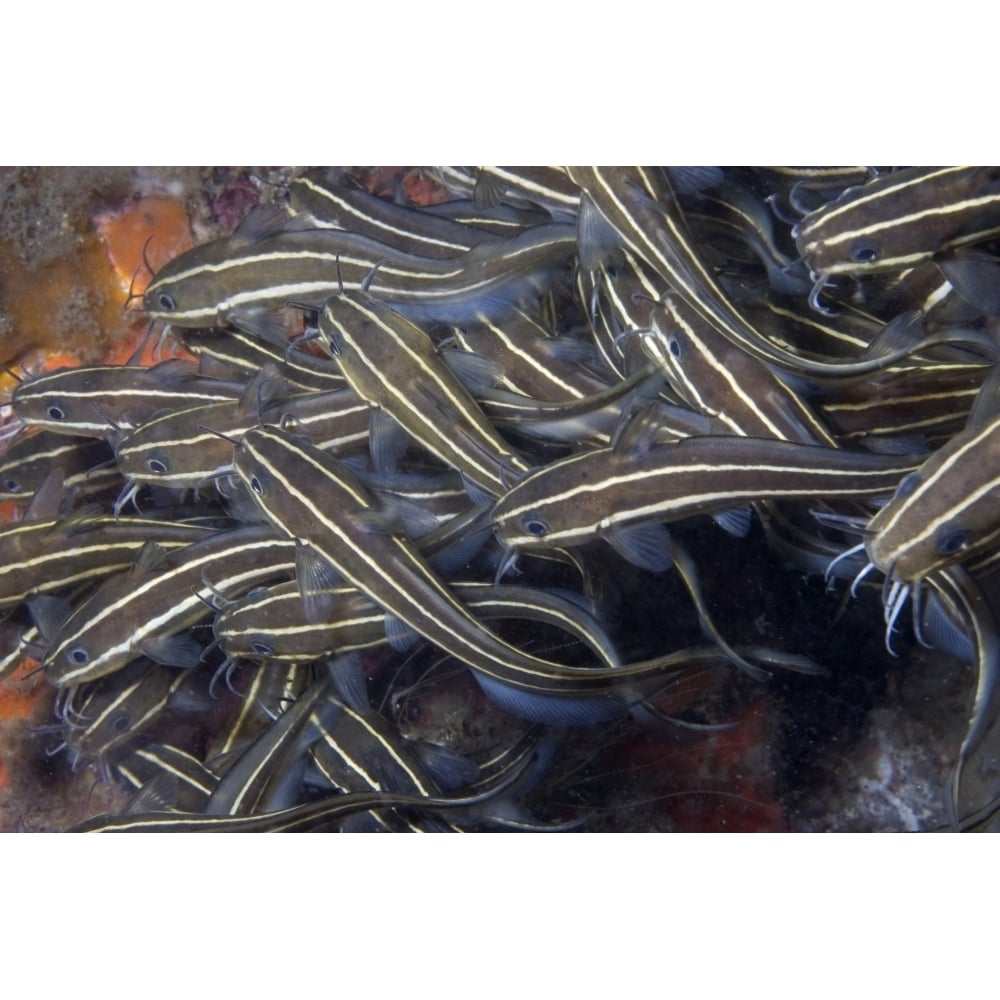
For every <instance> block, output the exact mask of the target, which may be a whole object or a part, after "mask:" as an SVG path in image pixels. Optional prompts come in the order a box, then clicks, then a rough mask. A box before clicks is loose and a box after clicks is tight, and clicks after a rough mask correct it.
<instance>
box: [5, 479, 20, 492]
mask: <svg viewBox="0 0 1000 1000" xmlns="http://www.w3.org/2000/svg"><path fill="white" fill-rule="evenodd" d="M3 488H4V490H5V491H6V492H7V493H20V492H21V483H20V482H19V481H18V480H17V479H5V480H4V481H3Z"/></svg>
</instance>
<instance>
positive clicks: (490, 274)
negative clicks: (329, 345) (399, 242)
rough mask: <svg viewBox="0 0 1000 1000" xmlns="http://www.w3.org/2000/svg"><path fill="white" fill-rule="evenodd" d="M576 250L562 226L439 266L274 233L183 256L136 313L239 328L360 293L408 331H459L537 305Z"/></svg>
mask: <svg viewBox="0 0 1000 1000" xmlns="http://www.w3.org/2000/svg"><path fill="white" fill-rule="evenodd" d="M575 250H576V237H575V232H574V229H573V227H572V226H570V225H568V224H550V225H545V226H536V227H534V228H533V229H530V230H526V231H525V232H523V233H520V234H518V235H517V236H513V237H510V238H509V239H504V238H499V237H491V238H489V239H487V240H484V241H483V242H481V243H479V244H477V245H476V246H475V247H473V248H472V249H471V250H468V251H466V252H465V253H463V254H460V255H459V256H457V257H454V258H448V259H445V260H434V259H432V258H427V257H418V256H416V255H414V254H407V253H403V252H401V251H399V250H396V249H395V248H394V247H392V246H390V245H388V244H385V243H381V242H379V241H377V240H372V239H370V238H368V237H365V236H360V235H358V234H356V233H345V232H342V231H340V230H336V229H312V230H296V229H292V230H280V231H277V232H265V233H264V234H263V235H262V236H259V237H257V238H255V239H248V240H244V239H239V240H237V239H236V237H235V236H234V237H229V238H228V239H224V240H218V241H216V242H214V243H209V244H206V245H204V246H200V247H195V248H194V249H193V250H189V251H187V252H186V253H184V254H181V255H180V256H179V257H176V258H175V259H174V260H172V261H171V262H170V263H169V264H167V265H166V266H165V267H163V268H161V270H160V271H158V272H157V274H156V276H155V277H154V278H153V280H152V282H150V284H149V286H148V288H147V289H146V292H145V294H144V296H143V303H144V307H145V310H146V312H147V313H148V314H149V315H150V316H152V317H153V318H155V319H160V320H163V321H164V322H165V323H169V324H171V325H173V326H180V327H198V326H225V325H229V324H231V323H232V324H236V325H239V324H240V323H241V322H245V321H246V318H247V317H249V318H250V319H251V321H253V320H254V319H255V318H256V317H257V316H259V314H260V313H261V311H268V310H274V309H278V308H281V307H283V306H286V305H288V304H289V303H293V304H295V305H299V306H307V307H312V308H315V309H318V308H319V307H320V306H322V304H323V303H324V302H325V301H326V300H327V299H328V298H330V296H331V295H334V294H336V293H337V292H338V291H344V290H346V291H357V290H358V289H360V288H362V287H366V288H368V290H369V291H370V292H371V293H372V295H374V296H376V297H377V298H379V299H380V300H382V301H385V302H391V303H392V304H393V305H394V306H395V308H396V309H397V310H398V311H400V312H403V313H405V314H406V315H407V316H408V317H410V318H411V319H412V320H414V321H415V322H424V321H427V322H441V323H463V322H467V321H469V320H471V319H473V318H474V317H475V315H476V313H477V312H482V311H488V312H489V313H490V314H491V315H501V314H503V313H504V312H506V311H507V310H508V309H510V308H513V307H514V306H516V305H518V304H520V303H521V302H522V301H526V300H530V299H533V298H535V297H537V295H538V294H539V292H540V291H541V290H542V289H543V288H544V287H545V286H546V285H547V284H548V283H549V281H550V279H551V272H552V271H553V269H555V268H558V267H561V266H562V265H563V264H564V263H565V262H566V261H567V260H568V259H569V258H570V257H571V256H572V255H573V253H574V252H575ZM376 265H378V270H377V272H376V273H375V274H374V275H372V270H373V268H375V267H376Z"/></svg>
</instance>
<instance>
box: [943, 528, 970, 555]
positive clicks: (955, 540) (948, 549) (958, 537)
mask: <svg viewBox="0 0 1000 1000" xmlns="http://www.w3.org/2000/svg"><path fill="white" fill-rule="evenodd" d="M971 540H972V535H971V534H970V533H969V532H968V531H963V530H961V529H959V530H958V531H948V532H946V533H944V534H942V535H941V536H940V537H939V538H938V540H937V550H938V555H942V556H953V555H955V554H956V553H957V552H961V551H962V549H964V548H965V547H966V546H967V545H968V544H969V542H970V541H971Z"/></svg>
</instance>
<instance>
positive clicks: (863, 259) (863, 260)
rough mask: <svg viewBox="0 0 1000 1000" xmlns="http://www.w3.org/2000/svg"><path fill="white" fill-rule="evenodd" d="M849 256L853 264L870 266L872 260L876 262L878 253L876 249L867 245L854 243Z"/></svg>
mask: <svg viewBox="0 0 1000 1000" xmlns="http://www.w3.org/2000/svg"><path fill="white" fill-rule="evenodd" d="M850 256H851V260H853V261H854V263H855V264H870V263H871V262H872V261H873V260H878V258H879V252H878V248H877V247H873V246H871V245H870V244H868V243H856V244H855V245H854V246H852V247H851V254H850Z"/></svg>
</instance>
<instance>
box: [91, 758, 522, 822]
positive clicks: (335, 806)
mask: <svg viewBox="0 0 1000 1000" xmlns="http://www.w3.org/2000/svg"><path fill="white" fill-rule="evenodd" d="M532 764H533V758H532V757H525V758H524V760H523V762H522V764H521V766H519V767H515V768H510V769H508V770H507V771H506V772H505V773H503V774H501V775H500V777H499V778H498V779H497V780H495V781H490V782H488V783H486V782H483V783H479V784H477V785H476V788H475V789H474V790H473V791H472V792H471V794H466V795H463V796H436V797H431V796H424V795H411V794H406V793H404V792H352V793H350V794H346V795H333V796H328V797H326V798H322V799H319V800H317V801H315V802H306V803H304V804H302V805H296V806H290V807H288V808H286V809H279V810H277V811H275V812H270V813H263V814H261V815H258V816H205V815H202V814H201V813H182V812H149V813H136V814H134V815H120V816H95V817H94V818H93V819H89V820H86V821H85V822H83V823H79V824H77V825H76V826H75V827H73V828H72V829H73V832H75V833H278V832H289V833H291V832H299V833H306V832H309V831H318V830H336V829H338V828H339V826H340V824H341V823H343V822H344V821H345V820H347V819H349V818H350V817H352V816H355V815H357V814H358V813H365V812H368V811H369V810H381V809H393V808H406V807H411V808H415V809H421V810H429V811H431V812H445V813H447V812H450V811H452V810H466V809H470V808H475V807H477V806H481V805H483V804H484V803H487V802H490V801H491V800H493V799H495V798H496V797H497V796H499V795H500V794H501V793H503V792H504V791H506V790H508V789H510V788H512V787H513V786H514V785H516V784H517V782H518V781H519V780H520V779H521V778H522V777H523V776H524V774H525V772H526V770H527V769H528V768H530V767H531V766H532Z"/></svg>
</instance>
